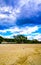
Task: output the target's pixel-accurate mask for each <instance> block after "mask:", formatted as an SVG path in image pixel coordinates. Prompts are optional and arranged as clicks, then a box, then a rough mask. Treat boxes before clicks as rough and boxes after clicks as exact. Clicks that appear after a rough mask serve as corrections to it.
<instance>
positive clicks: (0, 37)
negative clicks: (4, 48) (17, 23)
mask: <svg viewBox="0 0 41 65" xmlns="http://www.w3.org/2000/svg"><path fill="white" fill-rule="evenodd" d="M2 41H3V37H2V36H0V44H1V42H2Z"/></svg>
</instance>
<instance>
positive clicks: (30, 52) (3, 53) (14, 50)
mask: <svg viewBox="0 0 41 65" xmlns="http://www.w3.org/2000/svg"><path fill="white" fill-rule="evenodd" d="M0 65H41V44H19V45H18V44H0Z"/></svg>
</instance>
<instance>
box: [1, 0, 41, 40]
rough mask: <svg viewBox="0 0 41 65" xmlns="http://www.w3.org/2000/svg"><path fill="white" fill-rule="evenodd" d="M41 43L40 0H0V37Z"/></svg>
mask: <svg viewBox="0 0 41 65" xmlns="http://www.w3.org/2000/svg"><path fill="white" fill-rule="evenodd" d="M19 34H20V35H24V36H27V38H28V39H31V40H32V39H37V40H39V41H41V0H0V36H3V37H5V38H13V36H16V35H19Z"/></svg>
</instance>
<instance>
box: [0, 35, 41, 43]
mask: <svg viewBox="0 0 41 65" xmlns="http://www.w3.org/2000/svg"><path fill="white" fill-rule="evenodd" d="M2 42H7V43H12V42H13V44H16V43H19V44H20V43H21V44H23V43H31V44H33V43H35V44H36V43H41V41H38V40H37V39H33V40H28V39H27V37H25V36H24V35H17V36H13V38H3V37H2V36H0V44H1V43H2Z"/></svg>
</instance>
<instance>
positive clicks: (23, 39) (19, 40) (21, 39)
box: [14, 35, 27, 43]
mask: <svg viewBox="0 0 41 65" xmlns="http://www.w3.org/2000/svg"><path fill="white" fill-rule="evenodd" d="M14 40H15V42H17V43H26V41H27V37H25V36H24V35H17V36H14Z"/></svg>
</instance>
